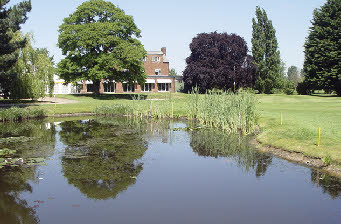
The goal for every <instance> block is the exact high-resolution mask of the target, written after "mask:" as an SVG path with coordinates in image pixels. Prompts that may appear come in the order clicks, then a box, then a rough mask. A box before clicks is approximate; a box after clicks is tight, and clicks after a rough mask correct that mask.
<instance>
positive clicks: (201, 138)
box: [191, 129, 272, 177]
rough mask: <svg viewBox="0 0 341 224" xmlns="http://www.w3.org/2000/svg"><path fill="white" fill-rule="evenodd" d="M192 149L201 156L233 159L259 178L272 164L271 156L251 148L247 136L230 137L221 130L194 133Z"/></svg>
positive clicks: (205, 130)
mask: <svg viewBox="0 0 341 224" xmlns="http://www.w3.org/2000/svg"><path fill="white" fill-rule="evenodd" d="M191 147H192V148H193V151H194V152H196V153H197V154H198V155H200V156H209V157H215V158H218V157H229V158H233V159H234V160H235V161H236V162H237V163H238V165H239V166H240V167H242V168H244V169H245V170H246V171H249V170H250V169H254V170H255V173H256V176H257V177H259V176H263V175H265V173H266V170H267V168H268V166H269V165H270V164H271V162H272V157H271V156H269V155H267V154H264V153H260V152H257V151H256V150H254V149H253V148H251V146H250V145H249V144H248V137H247V136H240V135H228V134H227V133H224V132H222V131H220V130H214V129H200V130H195V131H192V132H191Z"/></svg>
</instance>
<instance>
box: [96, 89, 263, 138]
mask: <svg viewBox="0 0 341 224" xmlns="http://www.w3.org/2000/svg"><path fill="white" fill-rule="evenodd" d="M188 96H189V101H188V104H187V108H186V110H185V111H187V118H188V119H196V120H198V121H199V122H200V123H201V124H203V125H206V126H209V127H215V128H219V129H222V130H224V131H227V132H229V133H237V132H241V133H242V134H250V133H253V132H254V131H255V129H256V126H257V118H258V117H257V114H256V108H255V107H256V102H257V101H256V97H255V94H253V93H249V92H247V91H240V92H238V93H231V92H230V93H226V92H212V91H211V92H208V93H206V94H199V93H198V92H194V93H192V94H188ZM94 113H95V114H98V115H104V116H113V115H125V116H129V117H140V118H143V117H152V118H158V119H162V118H176V117H178V114H174V101H173V100H172V98H169V99H168V100H164V101H160V102H158V103H154V104H153V101H149V102H146V101H145V100H138V99H134V100H133V101H132V103H131V102H130V103H125V104H115V105H101V106H97V107H96V108H95V110H94Z"/></svg>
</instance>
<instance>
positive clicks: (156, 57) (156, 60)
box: [152, 56, 161, 62]
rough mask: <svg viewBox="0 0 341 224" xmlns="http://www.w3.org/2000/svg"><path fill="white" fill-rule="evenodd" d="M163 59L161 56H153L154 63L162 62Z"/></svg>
mask: <svg viewBox="0 0 341 224" xmlns="http://www.w3.org/2000/svg"><path fill="white" fill-rule="evenodd" d="M160 61H161V58H160V57H159V56H153V57H152V62H160Z"/></svg>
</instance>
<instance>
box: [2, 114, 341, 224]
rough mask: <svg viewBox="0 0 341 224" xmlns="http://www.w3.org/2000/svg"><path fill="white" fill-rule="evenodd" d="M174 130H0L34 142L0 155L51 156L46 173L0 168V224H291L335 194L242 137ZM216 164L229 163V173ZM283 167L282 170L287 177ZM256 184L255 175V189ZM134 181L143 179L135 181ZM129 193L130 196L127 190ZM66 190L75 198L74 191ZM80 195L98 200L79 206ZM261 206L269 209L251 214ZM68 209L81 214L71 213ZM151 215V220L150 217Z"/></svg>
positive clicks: (337, 187) (313, 174) (87, 126)
mask: <svg viewBox="0 0 341 224" xmlns="http://www.w3.org/2000/svg"><path fill="white" fill-rule="evenodd" d="M172 126H173V124H172V122H169V121H147V120H134V119H117V118H105V119H98V118H94V119H90V120H82V121H65V122H62V123H60V124H59V125H55V124H53V123H46V124H45V123H43V122H37V121H34V122H25V123H16V124H0V138H4V137H6V138H7V137H20V136H26V137H32V139H30V140H28V141H26V142H7V143H4V144H2V143H0V144H1V145H0V148H1V147H4V146H6V147H8V148H10V149H16V150H18V155H16V156H18V157H19V156H20V157H25V156H30V157H32V155H39V156H40V157H44V158H47V157H49V156H50V155H52V154H53V158H51V159H52V160H50V161H49V162H48V166H46V167H41V168H38V167H14V168H6V169H0V223H38V222H39V219H40V220H41V222H43V223H53V222H54V223H67V222H71V221H70V220H73V221H74V220H76V221H75V222H77V221H82V222H88V223H93V222H94V220H91V218H92V217H93V215H92V214H90V211H91V212H92V211H93V212H95V213H96V214H98V216H99V217H101V219H100V221H103V220H104V221H108V220H113V217H114V218H116V219H115V220H116V221H117V222H118V223H122V222H124V221H123V220H125V218H127V217H126V214H134V215H135V216H134V215H132V216H131V217H129V218H132V219H131V220H130V221H131V222H130V223H136V222H138V221H140V222H142V223H163V222H162V221H164V220H163V217H165V216H166V217H167V216H169V218H168V219H167V220H166V222H167V221H168V223H179V220H180V221H182V220H187V219H188V220H190V221H188V223H200V221H201V223H208V222H209V221H208V220H213V222H214V223H228V222H233V221H235V220H240V217H236V219H231V220H227V219H225V217H227V216H226V212H227V211H230V213H229V218H230V217H234V216H233V214H238V213H239V212H240V211H241V210H243V212H245V213H246V214H247V215H245V217H254V216H255V215H256V214H257V215H259V217H258V220H262V218H263V217H266V214H263V213H262V212H263V211H264V212H266V213H269V214H274V215H273V216H274V217H275V216H277V215H281V214H282V215H283V214H284V215H283V216H282V219H283V220H285V219H284V218H285V217H289V216H291V215H292V213H293V214H294V216H293V217H304V218H306V217H309V215H311V214H315V213H314V212H315V211H316V210H314V209H315V207H316V206H312V207H309V206H307V208H306V211H308V212H310V214H308V212H306V213H304V211H303V212H302V211H301V210H299V209H293V210H292V211H289V210H290V208H293V207H295V205H296V204H297V206H298V207H299V206H301V205H302V204H304V205H305V204H310V205H315V204H314V202H319V203H320V202H321V201H322V200H321V198H323V197H321V195H322V193H321V190H320V189H322V191H323V192H324V193H326V194H328V195H331V197H332V198H333V199H338V198H339V197H340V195H341V181H340V179H338V178H334V177H331V176H329V175H326V174H321V173H318V172H317V171H316V170H309V169H307V168H302V167H299V166H296V165H293V164H289V163H287V162H283V161H282V160H279V159H276V158H273V157H272V156H270V155H267V154H264V153H259V152H257V151H255V150H254V149H253V148H252V146H250V145H249V144H248V138H247V137H245V136H238V135H233V136H231V135H227V134H225V133H223V132H221V131H219V130H213V129H199V130H196V129H188V130H187V129H186V128H184V127H186V124H184V123H177V124H175V125H174V127H178V128H177V129H178V131H173V128H172ZM177 129H175V130H177ZM185 130H187V131H185ZM147 148H148V151H147ZM193 152H194V153H193ZM142 157H143V158H142ZM203 157H210V158H203ZM214 158H217V159H214ZM222 158H223V159H222ZM223 160H228V161H231V163H230V164H231V166H226V165H225V162H222V161H223ZM142 161H143V162H145V163H142ZM282 163H283V164H284V165H285V166H287V167H286V168H285V169H284V171H285V172H282V170H281V168H283V164H282ZM288 164H289V165H288ZM142 171H143V172H142ZM39 172H43V173H44V176H43V177H44V179H43V181H41V182H40V181H37V179H38V176H37V174H38V173H39ZM244 172H249V173H251V174H252V175H243V174H244ZM253 174H254V175H253ZM205 175H206V176H205ZM254 176H256V177H258V178H259V177H262V181H259V179H258V180H257V179H256V178H255V177H254ZM39 177H40V176H39ZM139 177H140V178H141V179H140V180H143V181H138V182H136V178H139ZM203 177H204V178H203ZM307 177H308V178H307ZM208 179H209V181H207V180H208ZM292 180H295V181H292ZM307 180H308V182H307ZM205 182H207V183H209V184H207V183H205ZM212 183H213V184H212ZM249 184H252V185H253V187H252V188H249V187H248V186H249ZM311 184H314V185H315V187H314V188H313V187H312V186H311ZM132 185H135V186H134V188H130V189H129V191H126V189H127V188H128V187H130V186H132ZM193 186H194V187H193ZM316 186H318V187H319V189H318V190H316ZM74 187H76V188H77V189H79V191H78V190H77V191H73V190H72V189H73V188H74ZM269 189H271V191H270V190H269ZM123 192H124V193H123ZM44 193H45V194H44ZM50 195H52V196H53V197H55V200H50V201H49V202H47V203H45V204H44V206H45V207H43V206H41V207H39V208H37V209H35V208H34V207H33V206H34V205H37V204H35V200H37V199H40V200H42V199H44V198H45V200H46V198H48V197H50ZM83 195H85V196H86V197H88V198H89V199H99V200H101V201H97V200H87V199H85V198H83V197H82V196H83ZM118 195H120V197H117V196H118ZM269 195H270V196H269ZM283 195H284V196H283ZM302 195H303V196H302ZM287 198H289V199H287ZM107 199H109V200H107ZM113 199H115V200H113ZM260 200H261V201H264V202H265V203H264V206H268V207H266V208H265V209H264V210H262V209H259V210H257V209H256V210H254V209H255V207H256V206H257V204H258V202H259V201H260ZM226 201H229V203H226ZM330 201H331V200H330ZM330 201H329V198H328V199H327V200H324V201H322V203H324V202H325V204H322V205H320V204H319V203H318V204H319V205H318V206H319V207H318V209H322V210H323V209H324V210H323V212H324V213H323V215H325V217H332V216H328V215H330V214H335V211H332V212H334V213H326V211H330V208H333V206H334V204H332V203H335V202H336V203H338V204H339V202H337V201H336V200H333V201H332V202H330ZM179 202H180V204H179ZM283 202H284V203H283ZM76 203H77V205H78V203H79V207H78V208H75V207H72V206H73V205H74V204H75V205H76ZM336 203H335V204H336ZM338 204H336V205H338ZM97 205H98V206H97ZM122 205H123V206H122ZM269 205H270V206H269ZM272 205H276V206H272ZM47 206H49V207H47ZM334 207H337V206H334ZM70 209H73V210H71V212H69V211H70ZM87 209H88V210H87ZM177 209H178V210H177ZM271 209H274V210H271ZM156 210H157V212H158V214H155V213H153V212H151V211H156ZM55 211H60V214H68V216H67V215H65V216H63V218H64V219H65V220H66V221H65V220H64V222H59V220H57V219H50V217H51V216H53V215H56V214H55ZM88 211H89V212H88ZM169 211H171V214H170V212H169ZM278 211H281V212H280V213H276V212H278ZM282 211H283V213H282ZM285 211H289V212H290V214H288V215H287V214H285ZM296 211H297V212H296ZM115 212H116V213H115ZM88 213H89V214H88ZM174 214H175V215H174ZM316 214H317V213H316ZM200 215H202V216H200ZM210 215H211V216H210ZM56 216H57V215H56ZM80 216H81V217H80ZM38 217H39V218H38ZM174 217H175V218H174ZM196 217H198V219H197V220H194V219H192V218H196ZM283 217H284V218H283ZM319 217H320V214H318V215H316V216H314V218H319ZM152 218H155V219H152ZM176 218H179V219H176ZM181 218H182V219H181ZM204 218H207V220H205V219H204ZM276 218H277V217H276ZM297 220H298V219H297ZM297 220H296V219H295V221H297ZM49 221H50V222H49ZM177 221H178V222H177ZM244 221H245V220H244ZM248 221H252V220H248ZM286 221H287V222H289V221H290V220H286ZM309 221H310V220H309V219H308V220H307V221H306V222H309ZM108 222H110V221H108ZM245 222H246V221H245ZM283 222H285V221H283ZM303 222H304V221H303Z"/></svg>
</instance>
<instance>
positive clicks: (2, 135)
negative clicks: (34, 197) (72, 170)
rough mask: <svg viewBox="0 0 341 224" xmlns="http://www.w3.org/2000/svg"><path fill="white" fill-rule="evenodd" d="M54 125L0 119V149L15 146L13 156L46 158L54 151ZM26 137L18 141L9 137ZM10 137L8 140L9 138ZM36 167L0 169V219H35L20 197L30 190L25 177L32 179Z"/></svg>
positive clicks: (14, 221)
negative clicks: (6, 121) (1, 121)
mask: <svg viewBox="0 0 341 224" xmlns="http://www.w3.org/2000/svg"><path fill="white" fill-rule="evenodd" d="M55 133H56V132H55V126H54V124H53V123H45V122H43V121H27V122H21V123H0V139H1V144H0V149H1V148H9V149H13V150H16V154H15V155H13V157H16V158H23V159H24V161H25V159H26V158H32V157H34V158H36V157H40V158H45V159H46V158H47V157H49V156H51V155H52V154H53V153H54V144H55ZM23 136H24V137H26V138H21V139H20V140H19V141H16V140H12V139H11V137H23ZM9 140H10V141H9ZM35 172H36V167H27V166H25V167H21V166H19V167H6V168H2V169H0V220H1V223H38V222H39V219H38V217H36V215H35V211H34V209H33V208H32V207H30V206H28V203H27V201H26V200H22V199H21V198H20V194H21V193H23V192H31V193H32V191H33V189H32V187H31V185H30V184H29V181H35V180H36V177H35Z"/></svg>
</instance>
